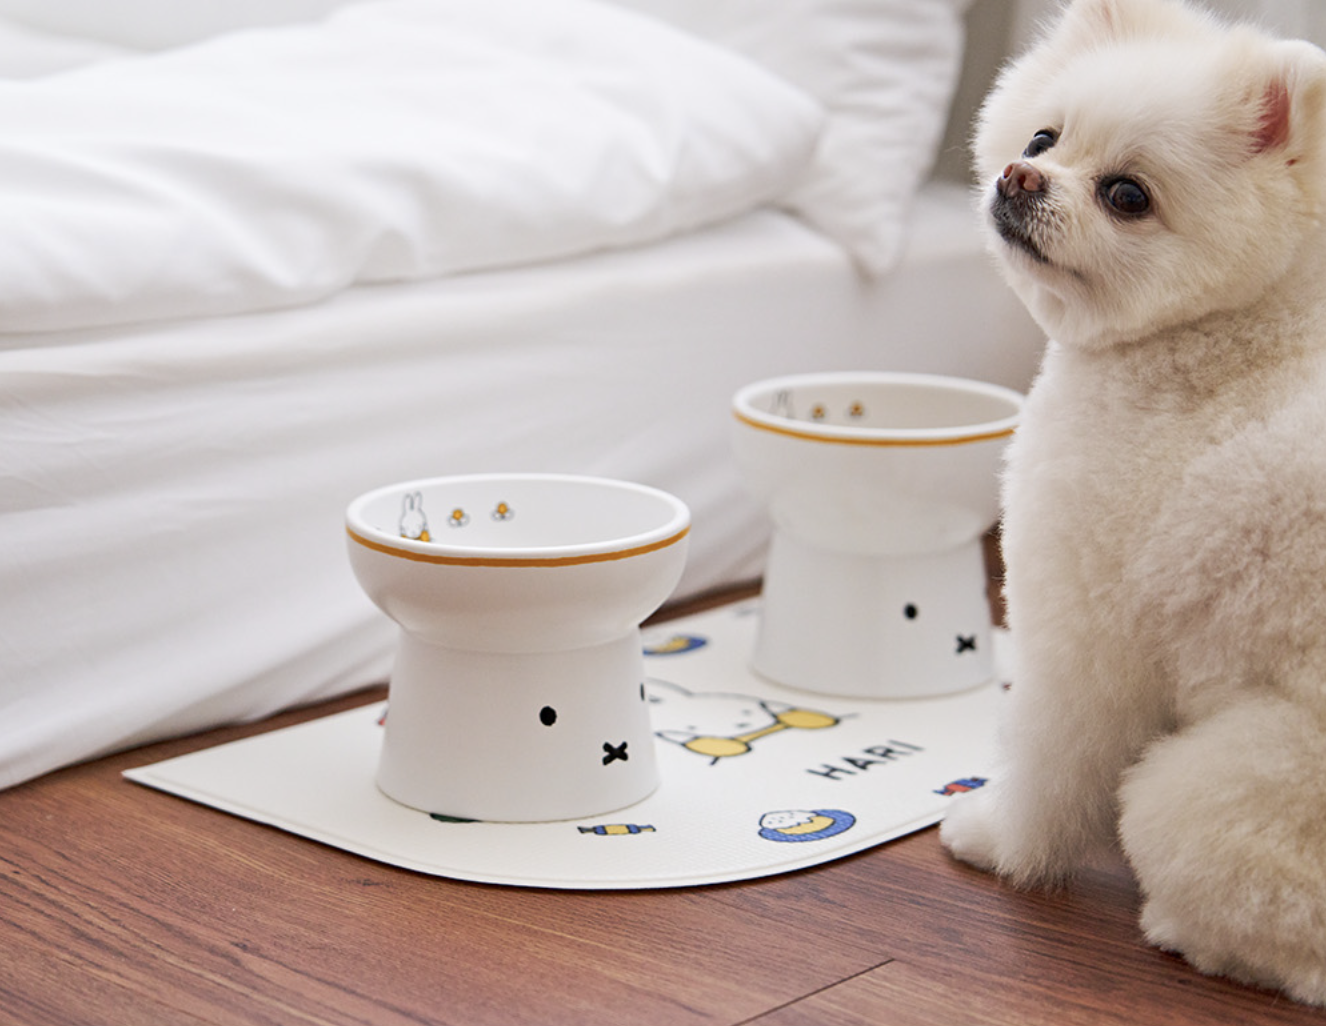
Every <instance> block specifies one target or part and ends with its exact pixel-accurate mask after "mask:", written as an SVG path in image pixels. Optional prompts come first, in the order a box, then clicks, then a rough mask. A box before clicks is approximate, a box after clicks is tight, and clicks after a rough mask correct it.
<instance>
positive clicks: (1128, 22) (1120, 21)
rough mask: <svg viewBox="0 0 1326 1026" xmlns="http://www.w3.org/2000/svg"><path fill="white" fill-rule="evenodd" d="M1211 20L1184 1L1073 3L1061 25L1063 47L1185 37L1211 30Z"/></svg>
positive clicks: (1085, 0)
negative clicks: (1151, 38)
mask: <svg viewBox="0 0 1326 1026" xmlns="http://www.w3.org/2000/svg"><path fill="white" fill-rule="evenodd" d="M1210 24H1211V22H1210V18H1209V16H1207V15H1206V14H1204V13H1202V12H1200V11H1198V10H1197V9H1195V8H1192V7H1189V6H1188V5H1187V4H1186V3H1184V2H1183V0H1071V2H1070V3H1068V5H1067V6H1066V7H1065V9H1064V12H1063V17H1062V19H1061V20H1060V22H1059V25H1058V30H1057V35H1058V36H1059V40H1058V42H1059V44H1060V45H1065V46H1068V47H1070V48H1071V47H1073V45H1074V44H1075V43H1076V44H1079V45H1080V46H1082V47H1087V46H1098V45H1099V44H1100V43H1101V42H1106V41H1122V40H1126V39H1138V38H1145V37H1147V36H1152V37H1159V36H1184V35H1188V34H1190V33H1192V32H1194V31H1197V32H1202V31H1205V30H1207V29H1208V28H1209V26H1210Z"/></svg>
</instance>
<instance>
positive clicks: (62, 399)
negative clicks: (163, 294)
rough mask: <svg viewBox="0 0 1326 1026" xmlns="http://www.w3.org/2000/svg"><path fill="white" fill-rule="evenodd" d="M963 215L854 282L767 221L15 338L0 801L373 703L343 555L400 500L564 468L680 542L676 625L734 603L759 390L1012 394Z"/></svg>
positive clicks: (1, 554) (370, 628)
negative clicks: (316, 709)
mask: <svg viewBox="0 0 1326 1026" xmlns="http://www.w3.org/2000/svg"><path fill="white" fill-rule="evenodd" d="M971 221H972V219H971V217H970V215H969V214H968V213H967V201H966V197H965V195H964V194H963V190H961V189H959V188H955V187H948V188H947V189H941V188H937V187H936V188H932V189H930V190H929V191H928V192H927V193H926V194H924V195H923V197H922V201H921V203H920V204H919V205H918V208H917V212H916V217H915V224H914V226H913V231H912V242H911V244H910V246H909V249H908V252H907V254H906V256H905V257H904V259H903V262H902V264H901V266H900V267H899V268H898V269H897V270H896V271H895V272H894V273H893V274H892V275H890V276H888V277H886V278H884V279H878V280H873V281H872V280H867V279H865V278H863V277H862V276H861V275H859V274H858V273H857V272H856V271H855V270H854V269H853V266H852V264H851V261H850V259H849V258H848V257H847V256H846V255H845V254H844V253H843V251H842V250H841V249H840V248H839V247H838V246H836V245H835V244H833V243H831V242H829V241H827V240H826V239H824V238H823V237H822V236H819V235H817V234H815V233H814V232H812V231H811V230H810V229H808V228H806V227H805V226H804V225H803V224H802V223H801V222H799V221H797V220H795V219H794V218H792V217H790V216H787V215H784V214H780V213H777V212H773V211H760V212H756V213H753V214H749V215H745V216H743V217H741V218H740V219H737V220H735V221H732V222H730V223H726V224H724V225H721V226H718V227H716V228H713V229H710V230H708V231H705V232H702V233H699V234H696V235H692V236H688V237H684V238H678V239H674V240H671V241H669V242H666V243H663V244H660V245H656V246H651V247H648V248H641V249H637V250H627V251H623V252H620V253H616V254H612V255H607V254H603V255H595V256H589V257H584V258H579V259H575V260H567V261H563V262H560V263H553V264H548V265H544V266H542V267H539V268H530V269H514V270H509V271H503V272H500V273H498V272H494V273H480V274H474V275H468V276H461V277H455V278H448V279H440V280H435V281H429V282H422V283H414V284H394V285H379V286H366V287H360V288H356V289H353V290H350V291H348V292H346V293H343V294H342V295H340V296H338V297H336V298H334V299H332V300H330V301H327V302H324V303H321V304H318V305H313V306H308V307H304V308H298V309H289V310H282V311H275V312H271V313H266V314H253V315H243V316H236V317H231V318H213V319H207V320H201V321H181V322H162V323H156V324H150V325H144V326H139V327H131V328H118V329H100V330H88V331H79V332H67V333H55V334H46V335H40V336H32V337H31V338H29V339H27V340H26V342H27V343H28V344H27V345H18V344H16V343H17V340H15V339H13V338H10V339H8V340H7V344H6V345H4V346H3V347H0V348H3V349H4V351H3V352H0V423H3V425H4V433H5V443H4V447H3V450H2V455H0V708H2V709H3V710H4V715H3V716H0V786H8V785H11V784H14V783H16V782H19V781H21V780H24V779H27V778H30V777H33V776H35V775H37V774H40V773H43V772H45V771H48V770H51V769H53V768H56V767H58V766H61V765H65V764H68V763H70V762H73V761H76V760H80V759H84V758H89V757H92V756H95V755H98V754H101V753H104V752H107V751H110V750H115V749H119V748H123V747H127V746H130V745H133V744H137V743H142V742H146V741H149V740H153V739H157V738H160V737H164V736H170V735H176V734H180V733H184V732H188V731H191V730H196V729H202V728H206V727H210V726H213V725H216V724H218V723H222V722H228V721H235V720H241V719H248V718H256V717H261V716H263V715H266V714H269V713H271V712H273V711H275V710H278V709H280V708H283V707H288V706H291V705H293V704H297V703H301V702H307V701H312V700H316V699H319V698H322V697H325V696H329V695H332V694H336V693H340V692H344V691H347V690H350V689H353V688H357V687H360V686H362V685H366V684H370V683H373V682H378V681H381V680H384V679H385V677H386V675H387V673H388V671H389V666H390V658H391V652H392V649H393V645H394V640H395V638H394V626H393V625H391V624H390V623H389V621H387V620H386V619H385V617H383V616H382V615H381V614H380V613H378V611H377V610H376V609H375V608H374V607H373V606H371V605H370V604H369V602H368V600H367V599H366V598H364V596H363V595H362V594H361V592H360V591H359V589H358V587H357V585H356V584H355V582H354V580H353V579H352V577H351V575H350V571H349V569H348V564H347V560H346V556H345V551H344V545H345V541H344V533H343V527H342V513H343V509H344V506H345V504H346V503H347V502H348V501H349V500H350V499H351V498H353V497H354V496H355V495H356V494H358V493H359V492H361V491H364V490H366V489H368V488H371V487H374V486H377V485H381V484H384V483H389V482H391V481H394V480H400V479H406V478H413V477H424V476H431V475H437V474H450V473H463V472H473V471H502V470H513V471H515V470H519V471H561V472H575V473H588V474H599V475H606V476H613V477H622V478H627V479H631V480H636V481H641V482H644V483H647V484H651V485H655V486H658V487H661V488H665V489H668V490H670V491H672V492H674V493H675V494H677V495H678V496H680V497H681V498H682V499H684V500H685V501H686V502H687V503H688V504H689V505H690V507H691V509H692V513H693V517H694V528H693V534H692V548H691V557H690V561H689V566H688V569H687V571H686V574H685V576H684V578H683V581H682V584H681V586H680V588H679V589H678V592H677V595H678V597H681V596H685V595H690V594H694V593H696V592H699V591H703V590H706V589H709V588H713V587H716V586H720V585H724V584H728V583H731V582H734V581H737V580H741V579H749V578H752V577H754V576H756V575H757V574H758V573H759V571H760V569H761V565H762V559H763V554H764V547H765V544H766V542H767V537H768V527H767V524H766V522H765V519H764V514H763V512H762V511H761V510H759V509H758V508H756V507H755V506H754V504H753V503H752V502H751V501H750V500H748V499H747V498H746V497H745V495H744V492H743V490H742V486H741V483H740V481H739V480H738V479H737V476H736V473H735V470H734V468H733V466H732V463H731V460H730V457H729V455H728V448H727V439H728V431H729V427H730V415H729V412H728V400H729V397H730V395H731V394H732V392H734V391H735V390H736V388H737V387H738V386H740V385H743V384H745V383H747V382H749V381H752V380H756V379H759V378H762V377H766V376H772V375H779V374H786V373H795V372H799V371H809V370H823V369H834V368H882V369H898V370H928V371H934V372H941V373H953V374H961V375H966V376H971V377H980V378H986V379H989V380H994V381H998V382H1001V383H1004V384H1008V385H1012V386H1015V387H1023V386H1025V385H1026V384H1027V382H1028V381H1029V379H1030V376H1031V373H1032V369H1033V367H1034V364H1035V361H1036V359H1037V353H1038V349H1039V337H1040V336H1039V332H1038V330H1037V329H1036V328H1035V327H1034V326H1033V325H1032V324H1031V323H1030V321H1029V320H1028V319H1027V318H1026V316H1025V314H1024V313H1023V312H1022V311H1021V308H1020V307H1019V306H1018V305H1017V304H1016V302H1015V301H1014V300H1013V298H1012V297H1011V295H1010V294H1009V293H1008V292H1007V291H1006V290H1005V288H1004V286H1003V285H1002V284H1001V283H1000V282H999V281H998V280H997V277H996V275H995V273H994V271H993V269H992V268H991V266H990V265H989V263H988V261H987V258H986V257H985V255H984V254H983V253H982V252H981V249H980V244H979V241H978V240H977V238H976V233H975V230H974V228H973V226H972V223H971Z"/></svg>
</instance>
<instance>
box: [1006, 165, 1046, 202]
mask: <svg viewBox="0 0 1326 1026" xmlns="http://www.w3.org/2000/svg"><path fill="white" fill-rule="evenodd" d="M997 184H998V188H999V191H1000V193H1002V194H1003V195H1004V196H1009V197H1011V196H1015V195H1017V194H1018V193H1020V192H1042V191H1043V190H1044V189H1045V176H1044V175H1042V174H1041V173H1040V172H1039V171H1037V170H1036V169H1035V168H1034V167H1032V166H1031V165H1030V164H1028V163H1027V162H1026V161H1025V160H1016V161H1014V162H1013V163H1012V164H1009V165H1008V167H1006V168H1004V173H1003V174H1002V175H1001V176H1000V178H999V182H998V183H997Z"/></svg>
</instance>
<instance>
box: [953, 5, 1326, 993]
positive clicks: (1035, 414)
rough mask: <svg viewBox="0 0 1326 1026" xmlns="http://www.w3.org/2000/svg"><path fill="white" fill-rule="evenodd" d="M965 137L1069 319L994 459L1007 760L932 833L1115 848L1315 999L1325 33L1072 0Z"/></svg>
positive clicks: (1017, 874)
mask: <svg viewBox="0 0 1326 1026" xmlns="http://www.w3.org/2000/svg"><path fill="white" fill-rule="evenodd" d="M975 149H976V156H977V161H978V165H979V169H980V172H981V173H982V175H983V176H984V180H986V181H988V182H990V183H991V184H990V186H989V190H988V194H987V195H986V197H985V198H984V200H983V205H984V209H985V212H986V215H987V222H988V224H989V227H990V229H991V231H990V237H991V240H992V245H993V247H994V248H995V249H996V251H997V252H998V255H999V257H1000V262H1001V264H1002V266H1003V268H1004V270H1005V272H1006V276H1007V278H1008V280H1009V282H1010V283H1011V284H1012V286H1013V288H1014V289H1015V290H1016V291H1017V292H1018V294H1019V295H1020V296H1021V298H1022V299H1023V301H1024V302H1025V303H1026V305H1027V306H1028V307H1029V308H1030V310H1031V311H1032V313H1033V315H1034V316H1035V317H1036V319H1037V320H1038V322H1039V323H1040V325H1041V326H1042V327H1043V328H1044V329H1045V331H1046V332H1047V333H1048V334H1049V335H1050V336H1051V338H1052V339H1053V342H1052V343H1051V344H1050V345H1049V347H1048V349H1047V352H1046V354H1045V359H1044V363H1043V366H1042V369H1041V372H1040V375H1039V378H1038V379H1037V381H1036V383H1035V386H1034V388H1033V389H1032V392H1031V395H1030V396H1029V399H1028V403H1027V408H1026V412H1025V417H1024V421H1023V424H1022V426H1021V428H1020V429H1019V431H1018V433H1017V436H1016V438H1015V440H1014V443H1013V445H1012V447H1011V451H1010V457H1009V464H1008V467H1007V472H1006V477H1005V482H1004V501H1005V521H1004V536H1003V537H1004V551H1005V558H1006V562H1007V573H1008V576H1007V600H1008V608H1009V618H1010V626H1011V628H1012V634H1013V639H1014V643H1015V645H1016V647H1017V672H1016V674H1015V676H1014V684H1013V688H1012V692H1011V694H1010V696H1009V707H1008V722H1007V723H1006V724H1005V725H1004V730H1003V733H1002V735H1001V739H1000V743H1001V752H1002V760H1003V761H1002V762H1001V764H1000V767H999V772H998V775H997V776H996V777H995V778H994V780H993V781H992V783H991V784H990V785H988V786H987V787H986V788H984V789H983V790H981V791H977V792H973V793H972V794H971V795H970V796H966V797H963V798H961V799H959V800H958V802H957V804H955V806H954V808H953V809H952V810H951V813H950V815H949V817H948V819H947V821H946V822H945V824H944V827H943V832H942V839H943V842H944V843H945V845H947V846H948V847H949V849H950V850H951V851H952V852H953V854H955V855H956V856H957V857H959V858H961V859H964V860H966V861H968V862H971V863H973V864H975V865H977V866H980V867H982V868H986V869H991V870H993V871H995V872H998V873H1001V874H1004V875H1006V876H1008V877H1009V878H1011V879H1012V880H1013V881H1015V882H1016V883H1018V884H1023V885H1029V884H1041V883H1051V882H1054V881H1056V880H1059V879H1062V878H1064V877H1066V876H1068V875H1069V874H1071V872H1072V871H1073V869H1074V867H1076V866H1078V865H1079V864H1081V863H1082V862H1083V861H1084V860H1086V859H1087V858H1089V857H1090V856H1091V854H1092V852H1093V851H1097V850H1099V849H1100V848H1101V847H1102V846H1107V845H1110V844H1114V843H1121V844H1122V848H1123V851H1124V852H1125V853H1126V855H1127V857H1128V859H1129V861H1130V863H1131V864H1132V866H1133V868H1134V870H1135V872H1136V874H1137V878H1138V880H1139V882H1140V885H1141V888H1142V891H1143V894H1144V896H1145V907H1144V910H1143V914H1142V925H1143V927H1144V929H1145V931H1146V934H1147V936H1148V937H1149V938H1150V939H1151V940H1152V941H1153V942H1154V943H1156V944H1158V945H1160V946H1162V947H1164V948H1167V949H1171V950H1174V951H1178V952H1181V953H1182V954H1183V955H1184V956H1185V957H1186V958H1187V959H1188V960H1189V961H1190V962H1191V963H1192V964H1193V965H1195V966H1197V967H1198V968H1199V969H1201V970H1203V971H1205V972H1210V973H1222V974H1227V975H1230V976H1234V977H1237V978H1239V979H1242V980H1245V981H1250V982H1255V983H1261V984H1268V985H1272V986H1278V987H1282V988H1284V989H1285V990H1286V991H1287V992H1288V993H1290V994H1292V995H1293V996H1295V997H1297V998H1299V999H1301V1000H1305V1001H1310V1002H1315V1003H1326V231H1324V230H1323V227H1322V221H1321V218H1322V213H1323V204H1324V203H1326V56H1324V55H1323V54H1322V53H1321V51H1319V50H1317V49H1316V48H1314V47H1312V46H1309V45H1307V44H1305V43H1290V42H1279V41H1275V40H1272V39H1270V38H1268V37H1266V36H1265V35H1263V34H1261V33H1260V32H1258V31H1256V30H1254V29H1252V28H1249V27H1234V26H1227V25H1223V24H1221V23H1219V22H1217V21H1216V20H1214V19H1213V18H1212V17H1210V16H1208V15H1206V14H1203V13H1201V12H1200V11H1198V10H1197V9H1196V8H1195V7H1192V6H1190V5H1188V4H1185V3H1182V2H1180V0H1076V2H1074V3H1072V4H1071V5H1070V6H1069V7H1068V9H1067V10H1066V11H1065V13H1064V14H1063V15H1062V16H1061V18H1060V20H1059V21H1058V22H1057V23H1056V24H1055V25H1054V26H1052V28H1051V29H1050V30H1049V32H1048V33H1047V34H1046V35H1045V37H1044V38H1043V39H1042V40H1041V41H1040V42H1039V43H1038V44H1037V45H1036V46H1035V47H1034V48H1033V49H1032V50H1031V51H1030V52H1029V53H1028V54H1027V55H1026V56H1025V57H1023V58H1022V59H1021V60H1019V61H1017V62H1016V63H1014V64H1013V65H1011V66H1010V67H1009V69H1008V70H1006V71H1005V72H1004V74H1003V76H1002V77H1001V78H1000V80H999V81H998V83H997V84H996V87H995V89H994V90H993V92H992V93H991V95H990V97H989V98H988V100H987V101H986V104H985V106H984V108H983V110H982V113H981V118H980V122H979V127H978V131H977V137H976V144H975Z"/></svg>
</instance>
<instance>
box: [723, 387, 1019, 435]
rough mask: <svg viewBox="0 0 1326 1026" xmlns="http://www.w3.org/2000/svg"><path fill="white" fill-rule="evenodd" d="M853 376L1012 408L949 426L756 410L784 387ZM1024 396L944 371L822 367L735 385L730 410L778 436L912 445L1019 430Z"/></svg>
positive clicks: (749, 424) (747, 421)
mask: <svg viewBox="0 0 1326 1026" xmlns="http://www.w3.org/2000/svg"><path fill="white" fill-rule="evenodd" d="M854 381H858V382H861V383H863V384H868V385H879V384H886V385H913V386H921V387H927V388H947V389H951V390H954V391H961V392H967V393H970V394H978V395H982V396H985V397H987V398H992V399H1003V400H1005V401H1006V402H1009V403H1011V404H1012V405H1013V408H1014V412H1013V413H1012V414H1010V415H1009V416H1007V417H1000V418H996V419H994V420H990V421H984V422H978V423H974V424H959V425H955V426H953V427H925V428H903V427H850V426H846V425H839V424H817V423H815V422H813V421H801V420H791V419H789V418H787V417H781V416H778V415H777V414H773V413H768V412H767V411H764V410H760V409H756V408H755V406H754V405H753V401H754V399H755V398H756V397H758V396H765V395H768V394H769V393H770V392H777V391H780V390H782V389H787V388H795V387H806V386H814V385H843V384H850V383H852V382H854ZM1025 402H1026V397H1025V396H1024V395H1023V394H1022V393H1021V392H1018V391H1015V390H1014V389H1011V388H1006V387H1004V386H1003V385H996V384H994V383H992V382H988V381H978V380H976V379H974V378H961V377H955V376H952V375H947V374H917V373H911V372H904V371H820V372H815V373H811V374H789V375H784V376H782V377H776V378H766V379H764V380H763V381H756V382H752V383H751V384H749V385H745V386H743V387H742V388H740V389H738V390H737V392H736V393H735V394H734V395H733V397H732V414H733V416H734V417H736V419H737V420H738V421H739V422H740V423H742V424H744V425H746V426H747V427H752V428H756V429H758V430H761V431H768V432H770V433H772V434H776V435H784V436H787V437H790V438H798V439H802V440H804V441H810V442H828V443H834V444H838V445H859V446H880V447H904V448H905V447H910V446H936V445H967V444H970V443H973V442H989V441H997V440H1002V439H1005V438H1009V437H1011V436H1012V435H1013V433H1014V431H1016V429H1017V425H1018V421H1019V420H1020V419H1021V416H1022V408H1023V405H1024V403H1025Z"/></svg>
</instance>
